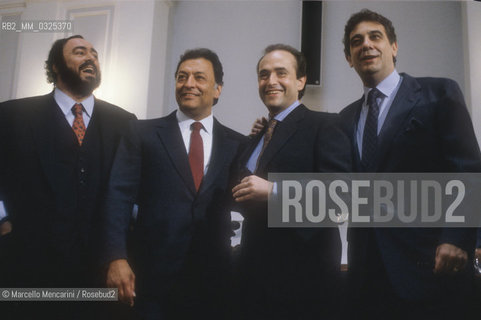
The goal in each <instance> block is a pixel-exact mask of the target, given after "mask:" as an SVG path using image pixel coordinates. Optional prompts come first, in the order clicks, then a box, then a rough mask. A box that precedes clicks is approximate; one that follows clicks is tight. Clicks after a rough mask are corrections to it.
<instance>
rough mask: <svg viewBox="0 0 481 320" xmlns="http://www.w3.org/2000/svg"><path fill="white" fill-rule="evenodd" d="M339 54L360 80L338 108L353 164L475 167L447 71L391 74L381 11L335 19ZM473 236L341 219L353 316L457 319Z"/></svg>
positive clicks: (467, 290)
mask: <svg viewBox="0 0 481 320" xmlns="http://www.w3.org/2000/svg"><path fill="white" fill-rule="evenodd" d="M344 53H345V57H346V60H347V61H348V63H349V65H350V66H351V67H353V68H354V69H355V70H356V72H357V73H358V74H359V77H360V78H361V80H362V83H363V86H364V95H363V97H362V98H361V99H359V100H358V101H356V102H354V103H352V104H350V105H349V106H347V107H346V108H345V109H344V110H342V112H341V117H342V118H343V122H344V124H345V126H346V130H347V132H348V136H349V137H350V138H351V145H352V149H353V150H352V154H353V155H354V158H353V163H354V167H355V170H356V171H358V172H480V170H481V156H480V151H479V147H478V143H477V141H476V137H475V134H474V130H473V125H472V123H471V120H470V117H469V114H468V111H467V108H466V105H465V102H464V98H463V95H462V93H461V90H460V89H459V86H458V85H457V84H456V83H455V82H454V81H452V80H450V79H443V78H414V77H411V76H409V75H408V74H405V73H400V74H399V73H398V72H397V71H396V68H395V62H396V57H397V54H398V44H397V40H396V34H395V31H394V27H393V25H392V23H391V21H390V20H389V19H387V18H386V17H384V16H382V15H380V14H378V13H376V12H373V11H370V10H367V9H365V10H362V11H360V12H358V13H355V14H353V15H352V16H351V18H350V19H349V20H348V22H347V24H346V26H345V32H344ZM473 209H474V210H477V209H478V208H473ZM469 214H474V213H469ZM475 235H476V233H475V230H474V229H465V228H453V229H449V228H430V229H428V228H426V229H424V228H397V229H394V228H378V229H376V228H363V229H361V228H351V229H350V230H349V233H348V241H349V278H350V279H349V280H350V290H351V294H352V296H351V299H350V301H352V303H353V304H354V307H353V308H351V310H353V312H354V313H355V314H354V315H353V316H355V317H356V318H369V319H398V318H399V319H411V318H416V319H418V318H423V319H448V318H450V317H458V318H462V319H466V318H467V315H468V314H469V313H468V310H469V308H468V307H469V300H470V297H471V293H472V291H471V290H472V284H473V279H472V275H473V273H472V271H473V268H472V263H470V261H472V255H473V252H474V244H475Z"/></svg>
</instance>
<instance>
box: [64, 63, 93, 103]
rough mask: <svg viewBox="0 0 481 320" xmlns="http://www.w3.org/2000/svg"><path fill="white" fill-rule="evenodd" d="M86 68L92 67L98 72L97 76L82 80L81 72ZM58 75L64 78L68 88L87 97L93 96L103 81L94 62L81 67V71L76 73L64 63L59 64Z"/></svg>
mask: <svg viewBox="0 0 481 320" xmlns="http://www.w3.org/2000/svg"><path fill="white" fill-rule="evenodd" d="M86 66H92V67H93V68H94V70H95V71H96V75H95V76H94V75H92V76H91V77H88V78H87V79H85V80H84V79H82V78H81V77H80V70H82V69H83V68H84V67H86ZM57 69H58V75H57V76H59V77H60V78H62V81H63V82H64V84H65V85H66V86H67V88H68V89H69V90H70V91H71V92H72V93H73V94H76V95H79V96H82V97H86V96H89V95H91V94H92V92H93V91H94V90H95V89H96V88H98V86H99V85H100V81H101V75H100V70H97V68H96V67H95V65H94V64H93V63H92V62H89V61H87V62H85V63H83V64H82V65H81V66H80V67H79V71H78V72H76V71H75V70H72V69H70V68H69V67H67V65H66V64H65V62H64V61H62V62H61V63H59V65H58V67H57Z"/></svg>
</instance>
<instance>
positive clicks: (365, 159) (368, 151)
mask: <svg viewBox="0 0 481 320" xmlns="http://www.w3.org/2000/svg"><path fill="white" fill-rule="evenodd" d="M381 95H382V93H381V92H380V91H379V90H378V89H376V88H374V89H372V90H371V91H369V94H368V95H367V105H368V107H369V111H368V113H367V118H366V124H365V125H364V133H363V137H362V159H361V164H362V166H363V168H364V169H367V168H369V167H370V166H371V165H372V164H373V162H374V159H375V158H376V153H377V121H378V117H379V105H378V104H377V98H379V97H380V96H381Z"/></svg>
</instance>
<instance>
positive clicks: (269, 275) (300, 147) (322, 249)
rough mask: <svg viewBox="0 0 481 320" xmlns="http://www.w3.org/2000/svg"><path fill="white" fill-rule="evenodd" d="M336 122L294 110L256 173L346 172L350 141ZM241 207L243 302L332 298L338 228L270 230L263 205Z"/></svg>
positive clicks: (241, 165) (247, 152)
mask: <svg viewBox="0 0 481 320" xmlns="http://www.w3.org/2000/svg"><path fill="white" fill-rule="evenodd" d="M336 124H337V115H334V114H328V113H321V112H314V111H311V110H309V109H307V108H306V107H305V106H304V105H300V106H298V107H297V108H296V109H294V110H293V111H292V112H291V113H290V114H289V115H288V116H287V117H286V118H285V119H284V120H283V121H281V122H279V123H278V124H277V126H276V128H275V130H274V133H273V136H272V139H271V141H270V142H269V144H268V146H267V148H266V149H265V151H264V154H263V155H262V157H261V159H260V162H259V167H258V170H257V172H256V175H257V176H259V177H261V178H263V179H267V174H268V173H269V172H271V173H274V172H279V173H286V172H294V173H306V172H347V171H349V170H350V157H351V156H350V147H349V141H348V139H347V137H346V136H345V135H344V134H343V133H342V132H341V130H339V128H338V127H337V125H336ZM263 134H264V132H261V133H260V134H258V135H257V136H255V137H253V138H252V140H251V142H250V143H249V144H248V145H247V147H246V148H245V149H244V151H243V152H241V154H240V156H239V157H238V161H237V172H238V175H239V181H240V180H241V179H242V178H243V176H245V175H246V173H245V172H246V170H247V169H246V168H245V166H246V164H247V161H248V159H249V157H250V156H251V154H252V152H253V150H254V148H255V147H256V145H257V144H258V142H259V140H260V138H261V137H262V135H263ZM239 209H240V211H241V213H242V214H243V216H244V223H243V230H242V243H241V257H240V259H241V261H240V272H241V283H242V284H243V285H244V286H245V288H244V293H243V294H244V296H247V297H245V298H247V299H258V300H261V301H267V300H272V301H273V303H274V304H279V303H280V302H281V303H282V302H286V303H287V304H289V305H295V304H297V303H298V302H299V301H302V300H309V299H312V298H313V297H316V298H315V299H319V300H318V301H320V302H322V300H323V297H325V296H326V295H329V294H332V291H330V289H332V288H333V285H334V284H333V283H332V282H331V280H333V277H335V276H336V275H337V274H338V273H339V270H340V260H341V241H340V237H339V231H338V228H322V229H300V228H268V227H267V203H263V202H262V203H259V202H253V201H250V202H246V203H244V204H242V205H241V206H240V208H239ZM314 292H315V294H314ZM254 303H255V302H254ZM259 303H260V305H261V306H262V305H263V304H262V302H259ZM280 306H281V305H279V307H280Z"/></svg>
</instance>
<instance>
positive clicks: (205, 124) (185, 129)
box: [176, 110, 214, 175]
mask: <svg viewBox="0 0 481 320" xmlns="http://www.w3.org/2000/svg"><path fill="white" fill-rule="evenodd" d="M176 117H177V121H178V123H179V128H180V132H181V133H182V139H183V140H184V145H185V150H186V151H187V154H189V149H190V135H191V133H192V128H191V125H192V123H194V122H196V121H195V120H194V119H191V118H189V117H188V116H187V115H186V114H185V113H183V112H182V111H180V110H177V113H176ZM198 122H200V123H202V129H201V130H200V136H201V137H202V142H203V144H204V175H205V174H206V173H207V170H208V169H209V162H210V156H211V152H212V138H213V135H212V130H213V128H214V116H213V115H212V113H211V114H210V115H209V116H208V117H206V118H204V119H202V120H200V121H198Z"/></svg>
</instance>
